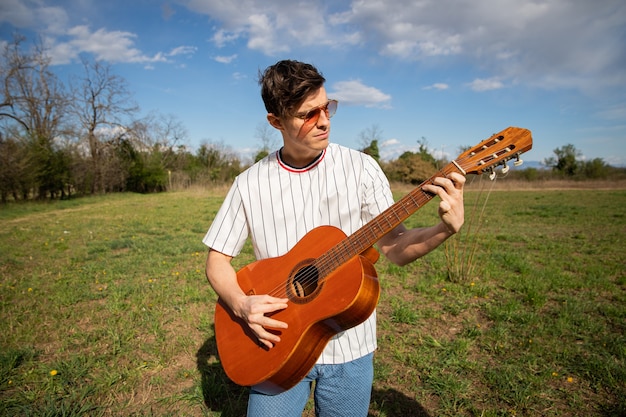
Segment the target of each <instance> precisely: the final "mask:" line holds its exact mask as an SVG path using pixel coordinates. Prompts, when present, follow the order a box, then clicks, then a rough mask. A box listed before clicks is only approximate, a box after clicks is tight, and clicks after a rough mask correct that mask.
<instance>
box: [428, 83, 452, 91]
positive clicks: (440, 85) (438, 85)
mask: <svg viewBox="0 0 626 417" xmlns="http://www.w3.org/2000/svg"><path fill="white" fill-rule="evenodd" d="M448 88H450V86H449V85H448V84H444V83H435V84H432V85H429V86H426V87H424V90H447V89H448Z"/></svg>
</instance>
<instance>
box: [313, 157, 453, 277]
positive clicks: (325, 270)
mask: <svg viewBox="0 0 626 417" xmlns="http://www.w3.org/2000/svg"><path fill="white" fill-rule="evenodd" d="M452 172H459V173H463V174H464V172H463V171H462V170H461V169H460V167H459V166H458V164H456V163H454V162H452V163H450V164H448V165H446V167H444V168H443V169H442V170H441V171H439V172H438V173H437V174H435V175H433V176H432V177H430V178H429V179H427V180H426V181H424V182H423V183H421V184H420V185H419V186H418V187H417V188H415V189H414V190H412V191H411V192H410V193H408V194H407V195H405V196H404V197H402V198H401V199H400V200H398V201H397V202H396V203H394V204H393V205H391V206H390V207H389V208H387V209H386V210H385V211H383V212H382V213H380V214H379V215H378V216H376V217H375V218H374V219H372V220H371V221H370V222H369V223H367V224H366V225H364V226H362V227H361V228H360V229H359V230H357V231H356V232H355V233H353V234H352V235H351V236H348V237H347V238H346V239H344V240H342V241H341V242H339V243H338V244H337V245H335V246H334V247H332V248H331V249H330V250H328V251H327V252H326V253H325V254H324V255H322V256H320V257H319V258H318V259H317V261H316V262H315V264H316V267H317V269H318V271H319V276H320V277H325V276H327V275H329V274H330V273H331V272H333V271H334V270H336V269H337V268H339V267H340V266H341V265H343V264H344V263H345V262H347V261H348V260H350V259H352V258H353V257H355V256H357V255H359V254H361V253H363V252H365V251H366V250H367V249H368V248H370V247H372V246H373V245H374V244H375V243H376V242H378V241H379V240H380V239H381V238H382V237H383V236H385V235H386V234H387V233H389V232H390V231H392V230H393V229H394V228H395V227H397V226H398V225H400V224H401V223H402V222H403V221H405V220H406V219H408V218H409V217H410V216H411V215H412V214H413V213H415V212H416V211H417V210H419V209H420V208H422V207H423V206H424V205H426V203H428V202H429V201H430V200H432V199H433V197H434V196H435V195H434V194H431V193H427V192H426V191H424V190H422V187H423V186H424V185H426V184H432V183H433V181H434V180H435V178H436V177H447V176H448V175H449V174H450V173H452Z"/></svg>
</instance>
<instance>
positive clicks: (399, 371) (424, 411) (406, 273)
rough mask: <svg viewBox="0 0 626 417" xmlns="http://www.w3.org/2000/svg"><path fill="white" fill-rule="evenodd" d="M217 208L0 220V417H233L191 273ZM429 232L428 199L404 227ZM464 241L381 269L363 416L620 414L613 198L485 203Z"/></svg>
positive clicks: (620, 302)
mask: <svg viewBox="0 0 626 417" xmlns="http://www.w3.org/2000/svg"><path fill="white" fill-rule="evenodd" d="M481 198H484V196H483V195H481V193H479V192H477V191H468V192H467V197H466V201H467V205H468V213H470V212H471V210H470V209H471V207H473V206H474V205H475V204H482V203H480V202H478V203H475V202H474V201H475V200H480V199H481ZM222 199H223V194H210V193H208V192H181V193H168V194H159V195H135V194H127V195H111V196H104V197H94V198H85V199H78V200H71V201H59V202H53V203H30V204H18V205H9V206H6V207H1V208H0V415H3V416H4V415H7V416H12V415H20V416H22V415H23V416H58V415H63V416H83V415H85V416H87V415H88V416H99V415H102V416H111V415H115V416H117V415H119V416H122V415H124V416H128V415H135V416H170V415H171V416H178V415H191V416H219V415H222V416H241V415H244V414H245V404H246V391H245V389H243V388H241V387H238V386H236V385H234V384H232V383H231V382H230V381H229V380H228V378H227V377H226V376H225V375H224V373H223V372H222V370H221V367H220V363H219V358H218V357H217V351H216V347H215V339H214V335H213V323H212V321H213V318H212V311H213V307H214V304H215V301H216V296H215V294H214V293H213V292H212V290H211V289H210V288H209V286H208V284H207V283H206V279H205V277H204V272H203V268H204V261H205V253H206V250H205V247H204V246H203V245H202V243H201V239H202V237H203V236H204V233H205V232H206V229H207V228H208V226H209V224H210V222H211V219H212V218H213V216H214V214H215V212H216V210H217V208H218V207H219V205H220V203H221V201H222ZM472 216H473V217H474V218H478V215H472ZM435 220H436V204H435V203H433V204H431V205H429V206H427V207H425V208H424V209H422V210H421V211H420V212H418V213H417V214H416V215H414V216H413V217H411V218H410V219H409V222H408V224H409V226H419V225H427V224H431V223H432V222H434V221H435ZM465 229H466V230H471V233H461V234H460V235H458V236H456V237H455V238H454V240H452V241H451V242H449V244H448V245H446V246H445V247H442V248H440V249H439V250H437V251H436V252H433V253H432V254H430V255H429V256H428V257H426V258H424V259H422V260H419V261H417V262H415V263H413V264H411V265H409V266H407V267H404V268H399V267H397V266H394V265H392V264H389V263H388V262H387V261H386V260H384V259H381V260H380V261H379V262H378V264H377V270H378V272H379V277H380V280H381V285H382V288H383V292H382V296H381V301H380V304H379V307H378V310H379V345H380V347H379V350H378V352H377V354H376V359H375V366H376V368H375V381H374V386H373V396H372V404H371V411H370V415H371V416H592V415H594V416H596V415H597V416H621V415H626V401H625V400H624V398H626V382H625V381H626V336H625V330H626V287H625V286H626V272H625V271H626V268H625V263H626V262H625V261H626V256H625V255H624V254H625V253H626V250H625V249H626V242H625V240H624V239H625V236H626V192H625V191H623V190H611V191H609V190H602V191H590V190H567V191H542V190H525V191H520V192H513V191H494V192H492V193H491V194H490V195H489V200H488V203H487V205H486V208H485V212H484V213H483V216H482V221H481V222H479V223H477V224H474V225H473V226H471V227H466V228H465ZM469 253H473V255H472V256H471V259H470V257H469V255H468V254H469ZM468 259H469V260H468ZM251 260H252V252H251V248H250V247H249V246H247V247H246V248H245V252H244V254H243V256H242V257H241V258H240V259H237V266H243V265H244V264H246V263H248V262H250V261H251ZM463 263H465V264H466V266H465V267H464V268H459V265H462V264H463ZM451 264H453V265H451ZM305 414H306V415H310V411H307V413H305Z"/></svg>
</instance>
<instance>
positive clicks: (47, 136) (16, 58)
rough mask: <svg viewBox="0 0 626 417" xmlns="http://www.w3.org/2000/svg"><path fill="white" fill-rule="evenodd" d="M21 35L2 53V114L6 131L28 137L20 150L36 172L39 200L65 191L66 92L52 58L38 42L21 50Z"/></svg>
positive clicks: (22, 137) (66, 167) (67, 168)
mask: <svg viewBox="0 0 626 417" xmlns="http://www.w3.org/2000/svg"><path fill="white" fill-rule="evenodd" d="M23 41H24V38H23V37H20V36H16V37H15V38H14V39H13V42H11V43H7V44H5V46H4V50H3V51H2V57H1V61H0V74H1V76H2V90H1V91H0V94H1V95H2V98H1V99H0V109H1V112H0V118H2V119H3V122H4V132H5V135H10V137H13V138H14V139H15V140H21V141H26V142H27V143H25V147H24V149H27V150H28V152H29V155H28V158H29V159H30V161H31V162H32V165H31V167H32V169H33V170H34V174H33V175H34V178H35V182H36V183H35V184H33V188H36V191H35V192H36V193H37V196H38V197H39V198H45V197H47V196H48V195H50V197H52V198H53V197H55V196H56V195H64V194H65V190H66V185H68V184H67V180H68V178H69V172H68V170H69V163H68V161H67V158H66V156H67V155H65V154H64V153H63V150H62V149H60V148H59V145H58V141H59V139H60V138H61V137H62V136H63V134H65V133H67V132H66V129H65V128H64V122H65V117H66V114H67V111H66V110H67V106H68V102H69V100H68V96H67V92H66V90H65V88H64V86H63V84H62V83H61V82H60V81H59V79H58V78H57V77H56V76H55V75H54V74H53V73H52V71H50V62H51V59H50V57H49V56H48V55H47V53H46V50H45V48H43V46H42V45H41V44H36V45H35V46H34V47H33V48H32V49H31V50H30V51H28V52H24V51H23V50H22V42H23Z"/></svg>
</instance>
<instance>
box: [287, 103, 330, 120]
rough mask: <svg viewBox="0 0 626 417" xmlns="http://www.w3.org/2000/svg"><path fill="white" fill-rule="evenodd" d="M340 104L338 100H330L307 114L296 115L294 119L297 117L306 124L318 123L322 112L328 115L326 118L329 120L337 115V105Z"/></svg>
mask: <svg viewBox="0 0 626 417" xmlns="http://www.w3.org/2000/svg"><path fill="white" fill-rule="evenodd" d="M338 103H339V102H338V101H337V100H328V101H327V102H326V103H324V104H322V105H321V106H317V107H313V108H312V109H311V110H308V111H307V112H306V113H300V114H295V115H294V116H293V117H297V118H298V119H302V120H304V122H305V123H312V122H317V121H318V120H319V118H320V114H322V111H324V113H326V117H328V118H329V119H330V118H331V117H333V116H334V115H335V112H336V111H337V104H338Z"/></svg>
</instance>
